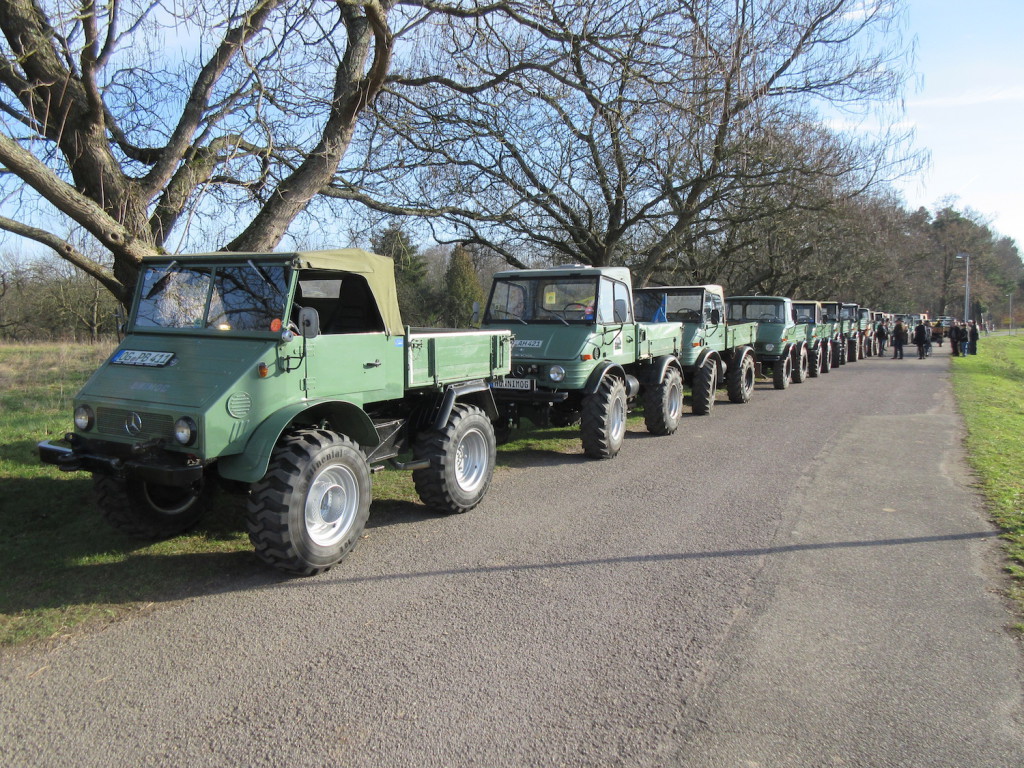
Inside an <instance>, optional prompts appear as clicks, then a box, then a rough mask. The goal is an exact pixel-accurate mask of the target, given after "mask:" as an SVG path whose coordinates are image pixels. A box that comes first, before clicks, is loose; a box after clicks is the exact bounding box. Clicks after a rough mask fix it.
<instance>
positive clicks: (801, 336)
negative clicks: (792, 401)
mask: <svg viewBox="0 0 1024 768" xmlns="http://www.w3.org/2000/svg"><path fill="white" fill-rule="evenodd" d="M725 304H726V316H727V318H728V321H729V323H730V324H731V323H742V322H745V321H750V320H753V321H755V322H756V323H757V341H756V342H755V343H754V354H755V355H756V357H757V362H758V363H760V364H761V366H762V367H767V368H769V369H771V373H772V385H773V386H774V387H775V389H786V388H787V387H788V386H789V383H790V381H793V382H796V383H798V384H799V383H801V382H803V381H805V380H806V379H807V375H808V354H807V333H808V328H809V326H808V325H807V324H804V323H800V324H797V323H796V321H795V320H794V315H793V301H792V299H789V298H786V297H784V296H730V297H729V298H727V299H726V300H725Z"/></svg>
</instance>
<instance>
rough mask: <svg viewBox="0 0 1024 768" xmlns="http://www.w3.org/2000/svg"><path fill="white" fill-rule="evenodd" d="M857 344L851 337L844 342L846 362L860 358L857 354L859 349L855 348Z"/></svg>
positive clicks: (852, 361) (853, 361)
mask: <svg viewBox="0 0 1024 768" xmlns="http://www.w3.org/2000/svg"><path fill="white" fill-rule="evenodd" d="M858 346H859V344H858V342H856V341H854V340H853V339H847V342H846V349H847V352H846V361H847V362H848V363H856V362H857V361H858V360H859V359H860V358H859V357H858V356H857V353H858V351H859V350H858V349H857V347H858Z"/></svg>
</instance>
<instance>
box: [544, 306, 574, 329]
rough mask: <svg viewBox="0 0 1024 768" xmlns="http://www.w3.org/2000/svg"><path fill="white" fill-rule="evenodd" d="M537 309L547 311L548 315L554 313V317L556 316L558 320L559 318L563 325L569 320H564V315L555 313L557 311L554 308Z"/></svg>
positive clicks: (567, 323)
mask: <svg viewBox="0 0 1024 768" xmlns="http://www.w3.org/2000/svg"><path fill="white" fill-rule="evenodd" d="M538 309H539V310H540V311H541V312H547V313H548V314H549V315H554V316H555V317H557V318H558V319H559V320H561V321H562V323H564V324H565V325H569V321H568V320H566V319H565V318H564V317H562V316H561V315H560V314H558V313H557V312H556V311H555V310H553V309H548V308H547V307H538Z"/></svg>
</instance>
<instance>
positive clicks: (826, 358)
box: [819, 341, 832, 373]
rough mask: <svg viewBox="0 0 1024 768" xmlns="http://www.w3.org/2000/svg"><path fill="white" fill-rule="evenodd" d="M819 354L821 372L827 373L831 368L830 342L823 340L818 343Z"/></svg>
mask: <svg viewBox="0 0 1024 768" xmlns="http://www.w3.org/2000/svg"><path fill="white" fill-rule="evenodd" d="M819 350H820V352H819V355H820V357H821V372H822V373H828V372H829V371H831V370H832V344H831V343H830V342H828V341H823V342H821V344H820V345H819Z"/></svg>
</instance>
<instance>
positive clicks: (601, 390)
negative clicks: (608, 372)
mask: <svg viewBox="0 0 1024 768" xmlns="http://www.w3.org/2000/svg"><path fill="white" fill-rule="evenodd" d="M625 437H626V385H625V384H624V383H623V381H622V379H620V378H618V377H617V376H606V377H605V378H604V380H602V382H601V386H600V387H598V390H597V392H595V393H594V394H592V395H587V396H586V397H585V398H584V399H583V413H582V417H581V420H580V438H581V439H582V442H583V452H584V453H585V454H587V456H589V457H591V458H592V459H611V458H614V457H615V455H616V454H617V453H618V452H619V449H620V448H622V442H623V440H625Z"/></svg>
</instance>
